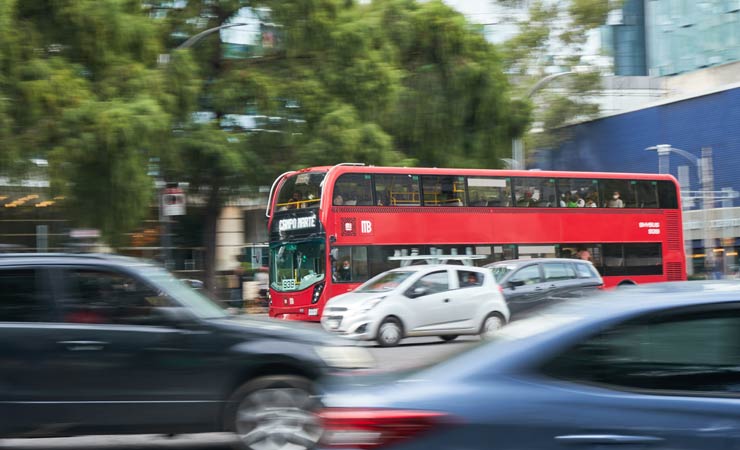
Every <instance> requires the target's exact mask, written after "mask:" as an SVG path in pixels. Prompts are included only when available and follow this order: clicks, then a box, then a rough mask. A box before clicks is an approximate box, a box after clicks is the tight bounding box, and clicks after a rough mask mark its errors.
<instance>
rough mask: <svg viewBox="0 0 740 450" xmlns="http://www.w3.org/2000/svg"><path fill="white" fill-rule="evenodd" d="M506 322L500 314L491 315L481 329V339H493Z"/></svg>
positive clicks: (484, 321)
mask: <svg viewBox="0 0 740 450" xmlns="http://www.w3.org/2000/svg"><path fill="white" fill-rule="evenodd" d="M505 323H506V322H505V321H504V318H503V317H502V316H501V314H499V313H491V314H489V315H488V316H486V318H485V320H483V324H482V325H481V327H480V337H481V338H482V339H491V338H492V337H493V336H494V335H495V334H496V332H497V331H498V330H499V329H501V327H503V326H504V324H505Z"/></svg>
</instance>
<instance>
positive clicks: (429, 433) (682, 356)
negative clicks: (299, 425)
mask: <svg viewBox="0 0 740 450" xmlns="http://www.w3.org/2000/svg"><path fill="white" fill-rule="evenodd" d="M325 405H326V406H327V408H326V409H325V410H323V412H322V417H323V420H324V424H325V427H326V432H325V435H324V446H325V447H333V448H385V447H386V446H392V448H393V449H397V450H406V449H409V450H410V449H420V450H421V449H423V450H430V449H465V450H474V449H481V450H482V449H485V450H489V449H490V450H494V449H495V450H506V449H518V450H521V449H527V450H531V449H611V448H617V447H619V448H626V449H671V450H682V449H702V450H708V449H738V448H740V284H739V283H737V282H698V283H694V282H685V283H662V284H655V285H646V286H642V287H635V288H628V289H625V290H624V291H620V292H612V293H604V294H601V295H598V296H596V297H593V298H587V299H581V300H574V301H572V302H568V303H562V304H558V305H555V306H553V307H552V308H547V309H544V310H541V311H539V312H538V313H537V314H536V315H533V316H530V317H528V318H525V319H522V320H519V321H515V322H512V323H511V324H509V325H507V326H506V327H504V328H503V329H502V330H501V331H500V334H499V336H498V338H496V339H495V340H494V341H493V342H491V343H489V344H483V345H481V346H479V347H475V348H474V349H472V350H471V351H469V352H467V353H464V354H462V355H460V356H457V357H455V358H453V359H450V360H447V361H445V362H442V363H441V364H438V365H436V366H432V367H430V368H427V369H423V370H420V371H418V372H416V373H412V374H407V375H406V376H404V377H402V378H400V379H398V380H396V381H395V382H392V383H389V384H383V385H380V386H374V387H373V386H366V387H364V388H357V389H353V390H350V391H344V392H343V391H337V392H335V393H334V394H332V395H329V396H327V397H326V398H325Z"/></svg>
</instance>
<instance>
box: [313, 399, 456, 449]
mask: <svg viewBox="0 0 740 450" xmlns="http://www.w3.org/2000/svg"><path fill="white" fill-rule="evenodd" d="M319 417H320V418H321V422H322V425H323V427H324V437H323V438H322V444H323V445H324V446H326V447H328V448H358V449H375V448H380V447H384V446H387V445H390V444H393V443H397V442H399V441H405V440H407V439H410V438H412V437H414V436H416V435H419V434H421V433H424V432H426V431H429V430H430V429H432V428H437V427H438V426H439V425H440V424H444V423H449V415H447V414H445V413H441V412H436V411H409V410H398V409H351V408H326V409H324V410H322V411H321V412H320V414H319Z"/></svg>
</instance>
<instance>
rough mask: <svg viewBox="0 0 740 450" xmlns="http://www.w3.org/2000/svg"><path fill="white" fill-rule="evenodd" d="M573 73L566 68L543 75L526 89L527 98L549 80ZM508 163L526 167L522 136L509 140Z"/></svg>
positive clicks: (515, 166) (512, 165)
mask: <svg viewBox="0 0 740 450" xmlns="http://www.w3.org/2000/svg"><path fill="white" fill-rule="evenodd" d="M573 73H575V72H574V71H572V70H568V71H565V72H558V73H553V74H550V75H548V76H546V77H543V78H542V79H540V80H539V81H538V82H536V83H535V84H534V86H532V87H531V88H530V89H529V91H527V97H526V98H527V99H530V98H532V96H533V95H534V94H535V93H536V92H537V91H539V90H540V89H542V87H543V86H545V85H546V84H548V83H549V82H551V81H552V80H554V79H556V78H560V77H564V76H565V75H571V74H573ZM509 161H510V162H509V165H510V166H511V168H512V169H526V167H527V166H526V162H525V160H524V141H523V140H522V137H521V136H519V137H515V138H514V139H512V140H511V160H509Z"/></svg>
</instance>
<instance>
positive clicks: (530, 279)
mask: <svg viewBox="0 0 740 450" xmlns="http://www.w3.org/2000/svg"><path fill="white" fill-rule="evenodd" d="M509 281H513V282H523V283H524V284H525V285H527V284H536V283H539V282H540V267H539V265H537V264H532V265H531V266H526V267H522V268H521V269H519V270H518V271H516V272H514V274H512V275H511V278H510V279H509Z"/></svg>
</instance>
